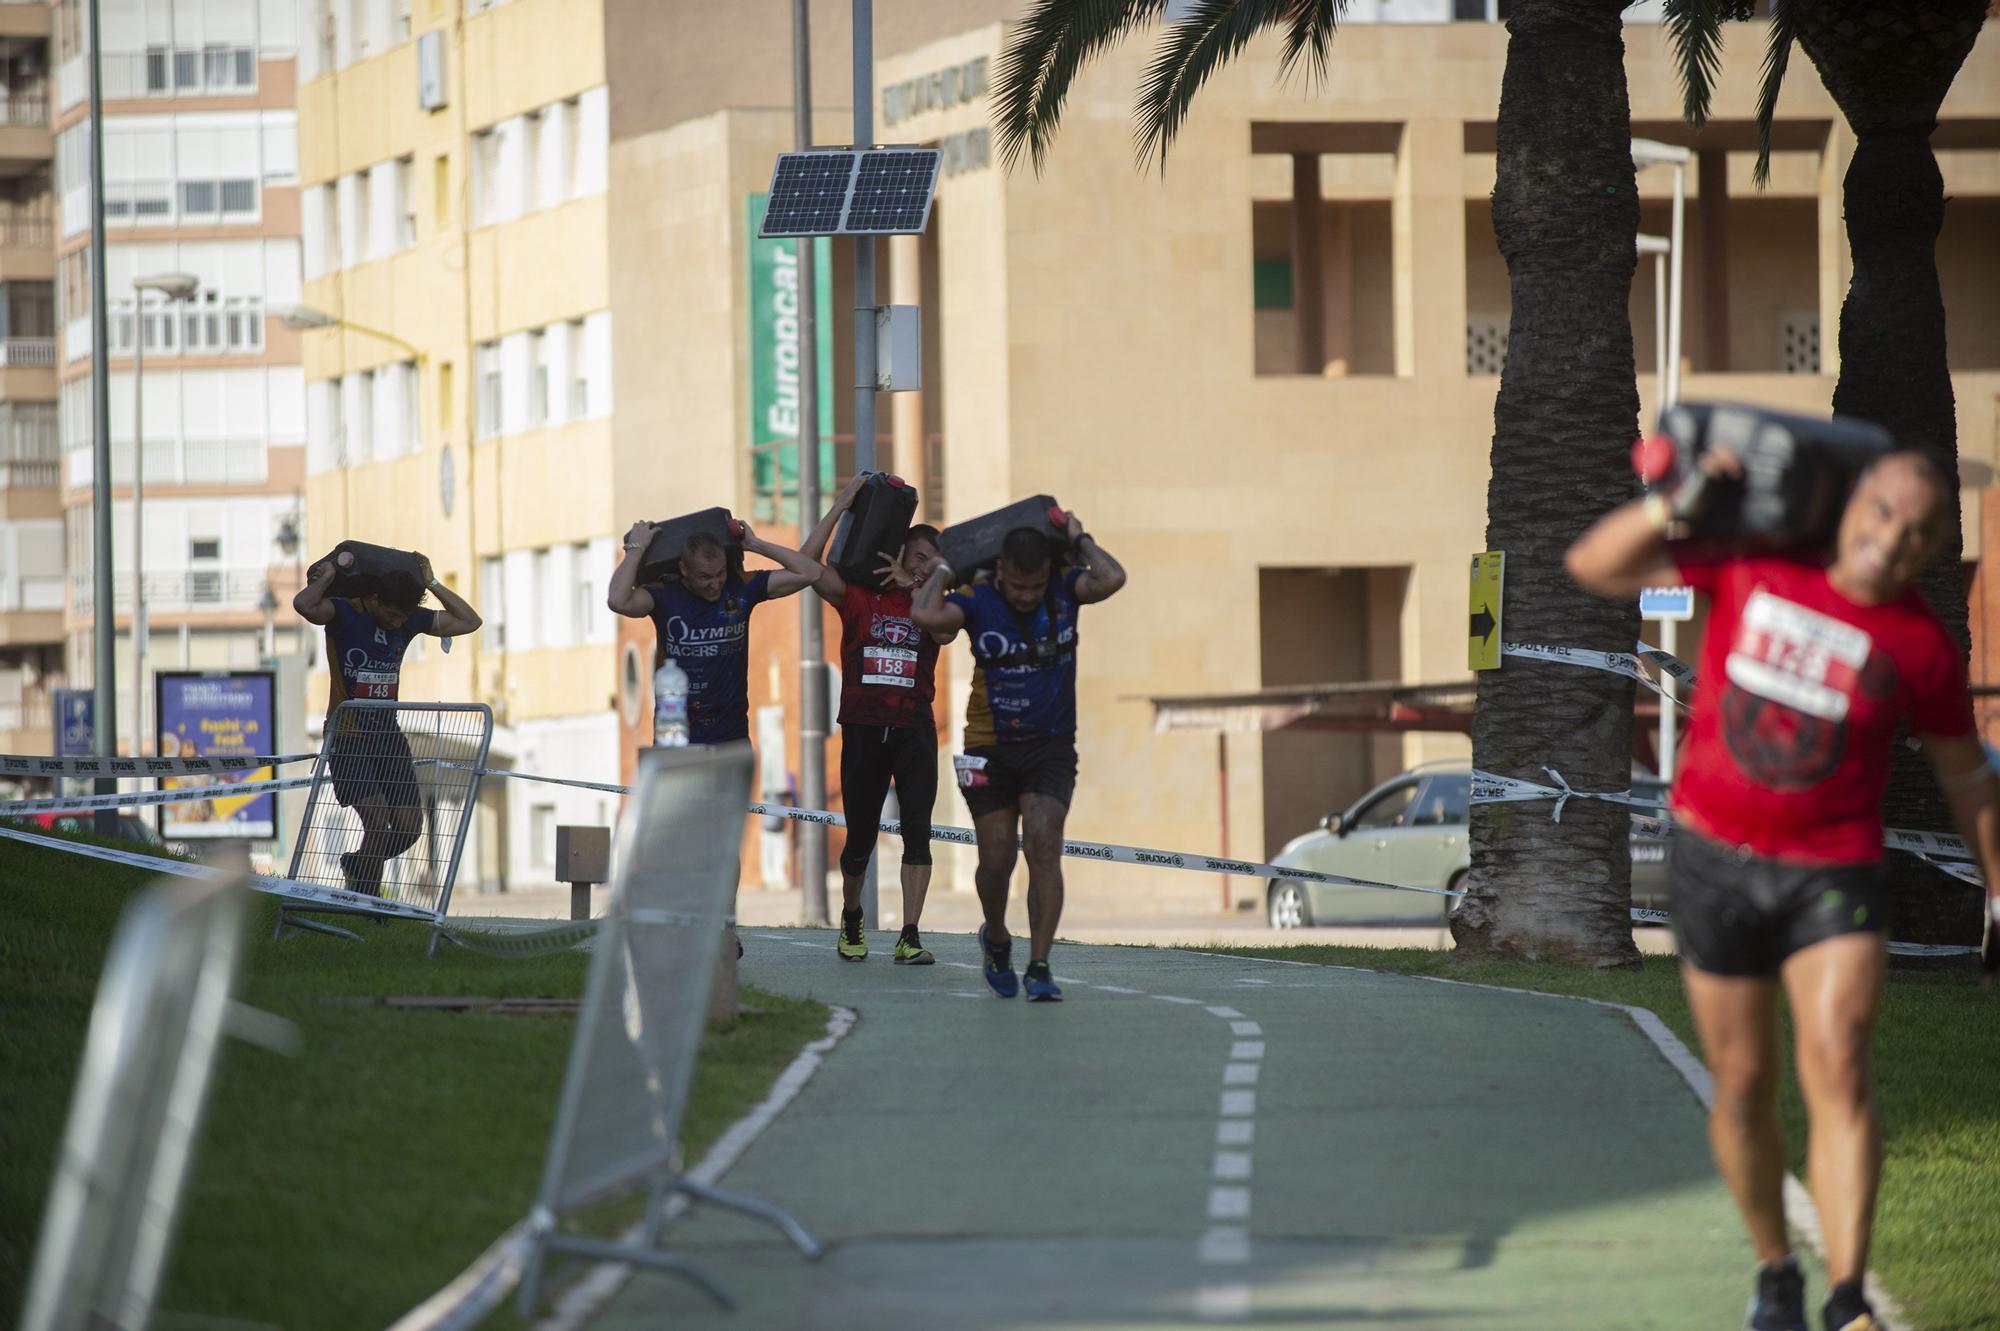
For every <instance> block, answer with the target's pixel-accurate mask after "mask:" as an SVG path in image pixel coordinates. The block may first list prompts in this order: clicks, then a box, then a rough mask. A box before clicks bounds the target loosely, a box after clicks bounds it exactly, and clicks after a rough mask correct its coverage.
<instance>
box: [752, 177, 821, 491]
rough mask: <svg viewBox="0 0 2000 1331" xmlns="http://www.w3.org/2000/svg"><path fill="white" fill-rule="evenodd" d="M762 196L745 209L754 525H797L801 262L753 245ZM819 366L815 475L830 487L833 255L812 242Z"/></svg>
mask: <svg viewBox="0 0 2000 1331" xmlns="http://www.w3.org/2000/svg"><path fill="white" fill-rule="evenodd" d="M763 220H764V196H763V195H762V194H752V195H751V196H750V199H749V204H748V206H747V207H746V208H745V209H744V227H745V235H746V241H747V244H748V245H749V249H750V479H751V490H752V492H753V493H754V494H755V496H756V502H755V508H754V511H753V512H752V514H751V518H752V520H753V521H756V522H785V523H791V522H797V521H798V520H799V518H798V513H799V306H800V292H799V259H798V245H797V242H795V241H793V240H791V239H777V240H759V239H758V238H757V228H758V227H759V226H760V225H761V224H762V223H763ZM813 288H814V299H813V308H814V309H815V310H816V311H817V312H818V316H817V317H818V320H819V322H818V324H817V325H815V327H814V333H815V339H814V340H815V341H816V342H817V343H818V347H817V351H818V357H817V359H818V362H819V412H818V415H819V475H820V484H821V486H823V487H825V491H826V493H827V494H831V493H832V484H831V483H832V481H833V475H834V470H833V395H834V392H835V391H836V390H835V387H834V383H833V248H832V246H831V245H830V244H829V243H828V241H827V238H826V237H825V236H820V237H817V238H815V239H814V240H813Z"/></svg>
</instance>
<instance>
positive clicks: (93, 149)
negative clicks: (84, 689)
mask: <svg viewBox="0 0 2000 1331" xmlns="http://www.w3.org/2000/svg"><path fill="white" fill-rule="evenodd" d="M88 3H89V6H90V378H91V415H92V422H91V427H92V428H91V464H92V472H93V475H92V478H91V485H90V529H91V557H92V559H93V560H94V562H95V567H94V568H93V569H92V570H91V586H92V594H93V597H94V602H95V603H94V605H93V607H92V612H91V625H92V627H91V632H92V634H93V635H94V637H95V641H94V642H93V643H92V644H91V648H92V651H91V655H92V658H93V665H92V676H93V677H92V685H91V687H92V691H93V692H94V694H95V699H94V705H95V708H96V711H97V719H96V728H97V735H96V740H97V743H96V746H95V747H96V749H97V756H98V757H100V758H109V757H111V756H113V755H114V754H116V753H117V752H118V693H117V685H118V678H117V676H118V656H117V646H118V638H117V634H118V621H117V618H116V615H115V611H116V607H115V606H114V605H113V604H112V599H111V598H112V596H113V594H114V584H113V582H112V569H111V337H110V326H109V319H110V308H109V306H110V302H109V301H108V300H107V299H106V298H105V287H104V48H103V43H102V42H100V41H99V40H98V9H99V6H100V3H101V0H88ZM117 791H118V779H117V778H116V777H105V776H101V777H99V778H97V793H98V794H100V795H113V794H116V793H117ZM92 821H93V822H94V824H95V825H96V828H97V831H98V833H99V834H101V835H103V836H111V835H114V834H115V833H116V832H117V830H118V811H117V810H116V809H99V810H98V811H97V815H96V817H95V818H94V819H93V820H92Z"/></svg>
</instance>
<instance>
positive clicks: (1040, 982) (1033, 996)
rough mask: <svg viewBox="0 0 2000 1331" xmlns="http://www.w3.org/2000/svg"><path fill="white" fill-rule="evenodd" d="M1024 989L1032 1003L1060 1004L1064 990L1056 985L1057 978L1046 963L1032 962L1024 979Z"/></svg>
mask: <svg viewBox="0 0 2000 1331" xmlns="http://www.w3.org/2000/svg"><path fill="white" fill-rule="evenodd" d="M1023 987H1024V988H1026V989H1027V991H1028V1001H1029V1002H1030V1003H1060V1002H1062V989H1061V987H1060V986H1058V985H1057V984H1056V977H1055V976H1054V975H1053V974H1052V973H1051V972H1050V970H1049V963H1048V962H1046V961H1031V962H1029V963H1028V971H1027V974H1026V976H1025V977H1024V978H1023Z"/></svg>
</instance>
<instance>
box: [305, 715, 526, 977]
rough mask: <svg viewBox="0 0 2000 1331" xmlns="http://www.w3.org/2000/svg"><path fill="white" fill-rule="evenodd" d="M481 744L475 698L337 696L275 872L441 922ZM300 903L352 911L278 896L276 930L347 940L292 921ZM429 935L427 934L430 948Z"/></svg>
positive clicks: (487, 725)
mask: <svg viewBox="0 0 2000 1331" xmlns="http://www.w3.org/2000/svg"><path fill="white" fill-rule="evenodd" d="M492 740H493V711H492V709H491V708H489V707H486V706H484V705H481V704H478V703H443V702H391V701H381V702H376V701H360V700H354V701H349V702H344V703H341V704H340V705H339V706H338V707H336V708H334V710H333V712H332V713H331V714H330V715H329V716H328V717H327V721H326V735H325V737H324V739H323V740H322V741H321V744H320V753H319V759H318V761H316V762H315V763H314V764H313V775H312V786H311V789H310V790H308V791H307V793H306V808H305V815H304V818H303V819H302V821H301V822H300V825H299V836H298V841H297V843H296V844H295V846H294V848H293V851H292V865H291V869H290V871H289V872H288V873H287V874H286V877H287V878H290V879H291V880H293V881H294V882H299V883H309V884H314V885H317V886H321V887H330V888H340V889H344V890H346V891H349V892H357V893H360V894H361V895H362V896H364V897H376V898H379V899H380V900H382V901H384V902H387V903H393V904H395V905H398V906H402V907H406V908H409V907H414V908H416V909H418V910H421V911H423V912H424V913H425V914H427V915H429V916H430V917H431V918H432V920H433V921H434V922H436V923H442V921H443V920H444V916H445V912H446V911H447V910H448V909H450V906H451V889H452V884H453V883H454V882H455V881H456V880H457V877H458V865H459V859H460V857H461V856H462V855H463V854H464V852H465V841H466V837H467V836H468V835H469V834H470V832H471V830H472V821H473V815H474V813H475V812H476V808H477V803H478V799H479V772H478V771H477V768H478V767H481V766H483V765H484V764H485V761H486V751H487V747H488V746H489V745H490V744H491V743H492ZM466 764H471V766H472V768H473V770H467V768H466V766H465V765H466ZM306 910H311V911H315V912H321V911H328V910H335V911H336V912H337V913H354V912H349V911H339V910H338V908H331V907H327V906H323V905H320V904H317V903H315V904H312V905H300V904H297V903H292V902H287V903H285V904H284V905H283V906H282V907H280V909H279V911H278V922H277V933H278V935H280V936H282V935H283V933H284V930H285V927H286V926H287V925H292V926H295V927H298V928H303V929H315V930H318V931H320V932H324V933H337V934H341V935H343V936H345V937H349V938H352V937H355V935H354V934H352V933H350V932H349V931H347V930H345V929H339V928H336V927H334V926H332V925H329V924H324V923H320V922H317V921H313V920H308V919H306V918H304V917H303V916H302V915H301V913H300V912H302V911H306ZM360 913H363V914H371V913H373V912H369V911H366V910H363V911H361V912H360ZM383 913H384V914H386V913H389V912H387V911H384V912H383ZM396 913H398V914H402V915H407V914H408V913H409V912H408V910H407V909H405V910H403V911H399V912H396ZM438 936H439V935H438V933H437V931H436V930H435V929H433V932H432V934H431V948H432V950H433V951H435V950H436V948H437V940H438Z"/></svg>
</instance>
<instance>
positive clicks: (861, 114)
mask: <svg viewBox="0 0 2000 1331" xmlns="http://www.w3.org/2000/svg"><path fill="white" fill-rule="evenodd" d="M874 141H875V6H874V4H873V3H872V0H854V146H855V147H857V148H867V147H869V146H871V145H872V144H873V143H874ZM854 470H855V472H856V473H857V474H858V473H860V472H864V471H873V470H875V237H873V236H856V237H855V238H854ZM879 896H880V893H879V891H878V888H877V884H876V876H875V858H874V857H873V856H870V857H869V860H868V877H867V879H866V881H864V882H863V883H862V885H861V918H862V922H863V924H864V925H865V926H866V927H868V928H874V927H875V923H876V921H877V920H878V919H879V918H880V912H879V911H878V910H877V909H876V906H877V899H878V897H879Z"/></svg>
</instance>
